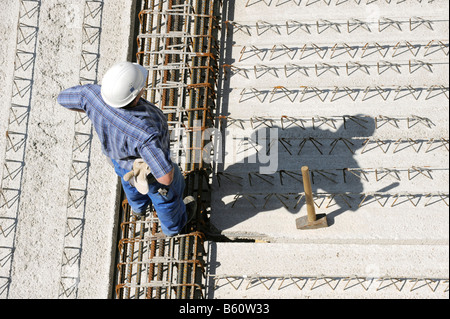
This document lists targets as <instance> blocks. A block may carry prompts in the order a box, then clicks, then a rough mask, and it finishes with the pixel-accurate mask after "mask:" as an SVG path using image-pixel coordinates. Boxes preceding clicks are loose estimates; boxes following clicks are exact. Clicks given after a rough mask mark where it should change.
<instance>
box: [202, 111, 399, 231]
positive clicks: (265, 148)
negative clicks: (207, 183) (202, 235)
mask: <svg viewBox="0 0 450 319" xmlns="http://www.w3.org/2000/svg"><path fill="white" fill-rule="evenodd" d="M246 124H247V123H246ZM226 125H228V128H229V129H230V128H231V124H230V123H227V124H226ZM247 126H248V125H247ZM280 126H281V127H280ZM242 128H244V126H242ZM246 128H248V127H246ZM252 128H253V130H252V131H251V133H250V134H249V135H244V132H247V131H244V130H243V129H241V130H240V131H239V129H238V130H233V131H232V133H231V134H230V131H228V134H227V137H226V139H225V141H224V144H226V145H224V146H223V147H222V150H223V153H224V154H225V155H224V156H223V158H224V161H223V163H216V164H215V166H216V167H215V171H216V173H215V174H214V177H213V182H212V185H211V187H212V212H211V223H212V224H213V225H214V227H215V228H216V229H217V230H219V231H222V230H226V229H229V228H232V227H233V226H235V225H238V224H240V223H242V222H244V221H245V220H248V219H251V218H253V217H255V216H256V215H257V214H259V213H262V212H268V211H275V210H277V211H278V212H280V211H282V214H297V213H299V212H300V210H301V209H302V207H303V206H304V205H305V197H304V193H303V192H304V189H303V180H302V175H301V167H302V166H308V167H309V169H310V172H311V182H312V190H313V194H314V196H315V198H314V201H315V204H316V206H318V207H324V206H326V208H327V210H328V211H329V213H328V214H327V219H328V224H329V225H333V224H334V222H335V218H336V217H337V216H339V215H341V214H342V213H344V212H346V211H355V210H357V209H358V203H359V202H360V200H359V199H360V197H361V196H362V195H363V193H364V183H363V176H364V175H363V174H361V168H360V167H359V165H358V161H357V159H356V157H357V156H358V155H359V154H361V149H362V148H363V147H364V146H365V144H366V143H367V141H368V139H369V138H370V137H371V136H372V135H373V134H374V131H375V120H374V119H373V118H372V117H368V116H362V115H355V116H342V117H334V118H316V119H315V120H314V121H312V119H310V120H309V121H306V120H299V119H293V118H288V117H285V118H282V119H281V125H279V126H277V125H274V121H271V120H261V119H260V120H259V121H253V122H252ZM396 186H397V185H395V184H392V185H391V186H390V188H394V187H396ZM383 191H386V190H383ZM277 216H280V215H279V214H278V215H277ZM249 231H250V232H251V230H249Z"/></svg>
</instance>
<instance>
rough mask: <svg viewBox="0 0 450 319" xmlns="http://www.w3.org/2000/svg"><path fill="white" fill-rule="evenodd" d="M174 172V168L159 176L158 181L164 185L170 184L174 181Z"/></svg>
mask: <svg viewBox="0 0 450 319" xmlns="http://www.w3.org/2000/svg"><path fill="white" fill-rule="evenodd" d="M173 172H174V170H173V169H172V171H171V172H170V173H168V174H166V175H164V176H163V177H161V178H157V179H156V180H157V181H158V183H160V184H162V185H165V186H169V185H170V184H172V182H173Z"/></svg>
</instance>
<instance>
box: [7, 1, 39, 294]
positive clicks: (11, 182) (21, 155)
mask: <svg viewBox="0 0 450 319" xmlns="http://www.w3.org/2000/svg"><path fill="white" fill-rule="evenodd" d="M40 8H41V1H38V0H19V17H18V21H17V38H16V52H15V61H14V73H13V83H12V92H11V95H10V98H11V104H10V106H9V110H6V109H5V112H7V113H6V114H8V113H9V117H8V122H7V123H5V124H6V125H7V127H6V131H5V132H2V134H4V135H3V136H2V138H4V139H5V141H6V143H5V150H4V151H5V153H4V156H5V157H4V158H5V160H4V163H3V167H2V171H1V174H2V175H1V180H0V299H4V298H8V295H9V287H10V283H11V278H10V276H11V271H12V268H11V267H12V260H13V257H14V247H15V237H16V226H17V218H18V213H19V209H20V208H19V203H20V199H21V190H22V181H23V180H22V177H23V168H24V166H25V152H26V147H27V140H28V123H29V118H30V111H31V108H32V106H33V102H32V95H33V94H32V93H33V92H32V91H33V85H32V84H33V81H34V76H35V72H34V71H35V64H36V52H37V43H38V33H39V16H40ZM5 98H6V97H5ZM2 112H3V111H2Z"/></svg>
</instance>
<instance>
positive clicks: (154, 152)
mask: <svg viewBox="0 0 450 319" xmlns="http://www.w3.org/2000/svg"><path fill="white" fill-rule="evenodd" d="M139 151H140V154H141V157H142V159H143V160H144V161H145V162H146V163H147V164H148V166H149V167H150V170H151V171H152V174H153V176H155V178H161V177H163V176H165V175H167V174H169V173H170V172H171V171H172V169H173V164H172V161H171V160H170V158H168V156H167V154H166V153H165V152H164V151H163V149H162V147H161V141H160V140H159V138H158V137H157V136H155V137H154V138H152V139H150V140H149V141H147V142H146V143H145V144H144V145H142V147H141V149H140V150H139Z"/></svg>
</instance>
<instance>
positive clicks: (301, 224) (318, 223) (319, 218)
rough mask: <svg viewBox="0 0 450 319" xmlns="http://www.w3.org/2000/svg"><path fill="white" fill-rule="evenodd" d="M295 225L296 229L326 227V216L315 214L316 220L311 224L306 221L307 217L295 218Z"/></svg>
mask: <svg viewBox="0 0 450 319" xmlns="http://www.w3.org/2000/svg"><path fill="white" fill-rule="evenodd" d="M295 223H296V224H297V229H317V228H325V227H328V222H327V215H326V214H317V215H316V220H315V221H313V222H310V221H309V220H308V216H303V217H300V218H297V220H296V221H295Z"/></svg>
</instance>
